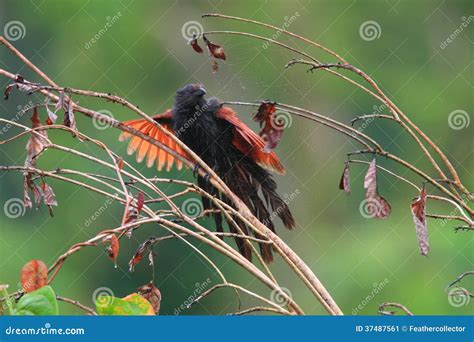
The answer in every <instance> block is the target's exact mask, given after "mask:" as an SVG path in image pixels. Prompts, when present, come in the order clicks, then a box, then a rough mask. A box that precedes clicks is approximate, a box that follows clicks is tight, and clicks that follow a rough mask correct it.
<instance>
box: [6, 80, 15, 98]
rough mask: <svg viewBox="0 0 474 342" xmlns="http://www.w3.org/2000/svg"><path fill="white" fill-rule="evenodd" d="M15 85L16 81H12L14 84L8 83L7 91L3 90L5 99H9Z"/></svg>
mask: <svg viewBox="0 0 474 342" xmlns="http://www.w3.org/2000/svg"><path fill="white" fill-rule="evenodd" d="M14 86H15V83H12V84H9V85H7V87H6V88H5V91H4V92H3V98H4V99H5V100H8V98H9V97H10V93H11V92H12V90H13V87H14Z"/></svg>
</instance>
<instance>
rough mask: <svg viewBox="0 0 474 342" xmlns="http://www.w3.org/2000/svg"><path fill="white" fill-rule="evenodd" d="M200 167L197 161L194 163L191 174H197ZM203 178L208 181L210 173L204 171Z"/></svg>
mask: <svg viewBox="0 0 474 342" xmlns="http://www.w3.org/2000/svg"><path fill="white" fill-rule="evenodd" d="M200 168H201V166H200V165H199V163H196V164H194V167H193V176H194V177H197V176H198V171H199V169H200ZM203 178H204V180H205V181H206V183H209V180H210V179H211V175H210V174H209V173H207V172H206V174H205V175H204V177H203Z"/></svg>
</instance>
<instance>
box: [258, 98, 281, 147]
mask: <svg viewBox="0 0 474 342" xmlns="http://www.w3.org/2000/svg"><path fill="white" fill-rule="evenodd" d="M253 120H254V121H256V122H258V123H259V124H260V127H262V126H263V128H262V130H261V131H260V133H259V135H260V137H261V138H262V139H263V141H264V142H265V146H264V148H263V152H265V153H270V152H271V151H272V150H273V149H274V148H275V147H277V145H278V143H279V142H280V140H281V138H282V137H283V130H284V128H285V122H284V120H282V118H281V117H278V116H276V103H275V102H271V101H263V102H262V103H261V104H260V107H258V110H257V113H256V114H255V115H254V117H253Z"/></svg>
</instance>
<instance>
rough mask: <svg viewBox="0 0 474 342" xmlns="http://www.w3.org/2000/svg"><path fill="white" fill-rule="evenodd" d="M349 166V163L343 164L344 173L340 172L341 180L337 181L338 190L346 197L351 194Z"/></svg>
mask: <svg viewBox="0 0 474 342" xmlns="http://www.w3.org/2000/svg"><path fill="white" fill-rule="evenodd" d="M349 164H350V163H349V161H345V162H344V171H342V176H341V180H340V181H339V189H341V190H344V192H345V193H346V194H348V195H349V194H350V193H351V184H350V167H349Z"/></svg>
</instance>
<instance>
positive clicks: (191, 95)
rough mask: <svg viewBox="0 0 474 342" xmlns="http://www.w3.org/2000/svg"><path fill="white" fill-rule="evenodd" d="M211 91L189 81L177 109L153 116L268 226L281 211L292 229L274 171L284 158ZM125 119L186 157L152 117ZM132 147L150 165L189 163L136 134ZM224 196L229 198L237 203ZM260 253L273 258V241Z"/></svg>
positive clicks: (219, 225)
mask: <svg viewBox="0 0 474 342" xmlns="http://www.w3.org/2000/svg"><path fill="white" fill-rule="evenodd" d="M205 95H206V90H205V89H204V87H203V86H202V85H201V84H188V85H186V86H184V87H183V88H181V89H179V90H178V91H177V92H176V97H175V103H174V106H173V108H172V109H169V110H167V111H166V112H164V113H162V114H157V115H155V116H153V119H154V120H156V121H157V122H158V123H160V124H161V125H162V126H163V127H164V128H165V129H167V130H168V131H170V132H173V133H174V134H175V135H176V136H177V137H178V138H179V139H180V140H181V141H182V142H183V143H185V144H186V145H187V146H188V147H189V148H190V149H191V150H192V151H193V152H195V153H196V154H197V155H198V156H199V157H200V158H201V159H202V160H203V161H204V162H205V163H206V164H207V165H209V167H211V168H212V169H213V170H214V171H215V172H216V174H217V175H219V177H221V179H222V180H223V181H224V182H225V183H226V184H227V186H228V187H229V188H230V189H231V190H232V191H233V192H234V193H235V194H236V195H237V196H238V197H239V198H240V199H241V200H242V201H243V202H244V203H245V204H246V205H247V206H248V207H249V209H250V210H251V211H252V212H253V214H254V215H255V216H256V217H257V218H258V219H259V220H260V221H261V222H263V223H264V224H265V225H266V226H267V227H268V228H270V229H271V230H272V231H275V227H274V223H273V218H274V217H276V216H279V217H280V219H281V220H282V222H283V224H284V226H285V227H286V228H288V229H292V228H293V227H294V226H295V221H294V219H293V216H292V214H291V212H290V210H289V208H288V205H287V204H286V203H285V202H284V201H283V199H282V198H281V197H280V196H279V195H278V194H277V192H276V188H277V185H276V183H275V181H274V180H273V177H272V175H271V174H270V173H269V171H274V172H276V173H279V174H284V172H285V169H284V167H283V165H282V164H281V163H280V160H279V159H278V157H277V156H276V154H275V153H274V152H273V151H270V152H268V151H264V146H265V142H264V141H263V140H262V139H261V138H260V137H259V136H258V135H257V134H256V133H254V132H253V131H252V130H251V129H250V128H249V127H247V126H246V125H245V124H244V123H243V122H242V121H241V120H240V119H239V118H238V117H237V114H236V113H235V112H234V110H232V109H231V108H229V107H225V106H223V105H222V102H221V101H220V100H219V99H217V98H215V97H213V98H210V99H208V100H206V98H205V97H204V96H205ZM124 124H125V125H127V126H130V127H133V128H135V129H137V130H139V131H140V132H142V133H143V134H146V135H148V136H150V137H152V138H153V139H155V140H157V141H159V142H161V143H162V144H164V145H166V146H167V147H169V148H170V149H172V150H174V151H176V152H177V153H179V154H181V155H183V156H185V157H186V153H185V152H184V151H183V150H182V149H181V148H180V147H179V146H178V145H177V144H176V143H175V142H173V141H172V140H171V139H170V138H169V137H167V136H166V135H165V134H164V133H162V132H161V131H160V129H159V128H157V127H155V126H154V125H153V124H151V123H150V122H147V121H146V120H144V119H138V120H131V121H126V122H124ZM129 137H131V134H130V133H127V132H123V133H122V134H121V136H120V140H121V141H123V140H125V139H127V138H129ZM127 152H128V154H133V153H135V152H136V158H137V161H138V162H141V161H143V160H144V159H145V157H146V163H147V166H148V167H151V166H153V164H154V163H155V161H156V164H157V168H158V171H160V170H162V169H163V168H164V167H165V166H166V170H167V171H169V170H170V169H171V167H172V165H173V163H176V167H177V168H178V169H181V168H182V166H183V164H182V162H181V161H179V160H175V158H174V157H173V156H172V155H171V154H169V153H167V152H166V151H164V150H162V149H160V148H158V147H156V146H155V145H152V144H150V143H149V142H147V141H145V140H143V139H141V138H139V137H136V136H133V137H132V139H131V140H130V143H129V145H128V151H127ZM188 158H189V157H188ZM197 183H198V186H199V187H201V188H202V189H203V190H205V191H207V192H208V193H210V194H212V195H215V196H218V197H220V195H219V193H218V191H217V189H216V188H215V187H214V186H212V184H211V183H210V182H209V181H208V179H207V178H206V177H201V176H200V175H198V176H197ZM222 197H223V198H222V200H223V201H226V203H228V204H229V205H232V204H231V203H230V202H229V201H228V200H227V199H226V198H224V196H222ZM202 203H203V207H204V209H215V208H214V206H213V204H212V203H211V202H210V201H209V199H208V198H204V197H203V198H202ZM212 215H213V217H214V220H215V224H216V230H217V231H218V232H223V220H222V216H221V213H219V212H214V213H213V214H212ZM238 225H239V227H240V228H241V230H242V231H243V233H244V234H246V235H247V234H248V228H247V227H246V225H245V224H244V223H242V222H238ZM228 226H229V229H230V231H231V232H232V233H238V231H236V228H235V227H234V226H232V225H231V224H230V223H228ZM257 235H258V234H257ZM257 235H256V237H257V238H258V237H259V236H257ZM260 238H261V237H260ZM235 241H236V244H237V247H238V249H239V252H240V253H241V254H242V255H243V256H245V257H246V258H247V259H249V260H251V257H252V252H251V249H250V247H249V246H248V245H247V244H245V243H244V241H243V239H242V238H238V237H236V238H235ZM260 252H261V255H262V257H263V259H264V260H265V262H267V263H269V262H271V261H272V260H273V256H272V250H271V246H270V245H268V244H260Z"/></svg>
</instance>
